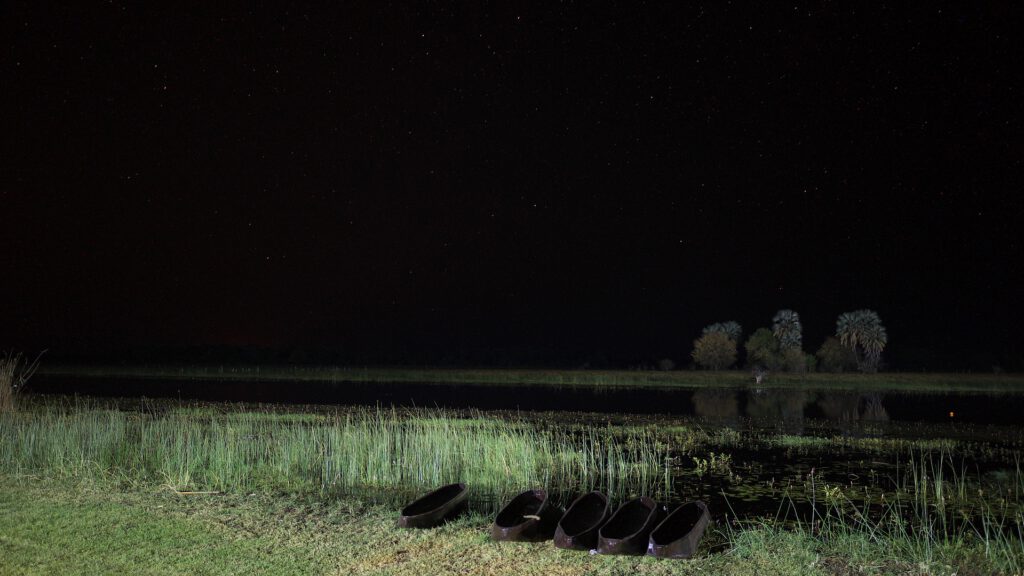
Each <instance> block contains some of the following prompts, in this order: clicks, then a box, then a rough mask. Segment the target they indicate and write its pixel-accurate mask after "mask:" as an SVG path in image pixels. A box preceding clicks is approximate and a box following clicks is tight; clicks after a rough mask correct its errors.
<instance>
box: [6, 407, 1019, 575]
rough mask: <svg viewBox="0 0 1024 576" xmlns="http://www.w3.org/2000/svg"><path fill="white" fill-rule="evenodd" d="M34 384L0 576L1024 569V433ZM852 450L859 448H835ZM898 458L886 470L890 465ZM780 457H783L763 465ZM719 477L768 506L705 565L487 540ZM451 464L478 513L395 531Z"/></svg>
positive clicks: (11, 484) (737, 519) (9, 426)
mask: <svg viewBox="0 0 1024 576" xmlns="http://www.w3.org/2000/svg"><path fill="white" fill-rule="evenodd" d="M30 400H32V401H31V402H24V403H23V404H22V406H21V407H20V409H19V410H17V411H14V412H10V413H5V414H0V480H2V481H3V482H4V486H5V490H4V491H0V558H2V559H3V560H2V561H0V572H2V571H4V570H8V571H9V572H10V573H19V574H21V573H33V572H35V573H64V572H68V571H71V573H74V571H75V570H79V571H80V572H79V573H124V572H138V571H142V572H148V573H183V572H187V573H204V572H205V573H216V574H220V573H253V572H264V573H275V574H276V573H291V572H295V573H384V574H391V573H398V574H402V573H409V574H413V573H434V572H436V571H437V570H436V567H437V566H442V567H444V568H445V569H446V570H449V571H451V572H454V573H476V574H490V573H495V574H498V573H509V572H510V571H513V570H517V571H520V572H522V571H525V572H526V573H537V574H551V573H555V574H557V573H566V574H591V573H598V574H600V573H607V574H624V573H632V572H635V573H640V574H646V573H650V574H661V573H680V572H678V571H680V570H681V571H682V573H687V572H697V571H700V570H704V571H709V570H710V571H711V572H712V573H727V574H728V573H736V574H748V573H759V572H760V573H780V574H806V573H823V574H827V573H838V574H847V573H904V574H905V573H949V574H952V573H958V574H971V573H977V574H996V573H1006V574H1013V573H1020V572H1021V571H1024V533H1022V530H1024V515H1022V508H1021V503H1022V501H1024V500H1022V499H1024V474H1022V470H1021V463H1020V459H1019V444H1018V443H1017V441H1015V440H1010V441H1009V443H1007V444H1006V445H1004V446H1002V447H990V448H985V447H984V446H981V445H979V444H977V443H972V442H966V441H950V440H942V439H941V438H925V439H922V440H910V439H907V440H901V441H888V440H887V441H884V442H882V441H879V440H877V439H867V438H865V439H849V438H844V437H834V438H815V439H808V440H803V439H802V438H803V437H800V436H787V435H780V434H771V433H767V432H764V431H745V430H744V431H737V430H733V429H729V428H723V429H718V430H704V429H694V428H691V427H689V426H687V425H685V424H683V423H676V424H674V425H673V424H672V422H671V421H669V420H663V421H660V422H658V423H656V424H655V423H647V424H639V423H629V422H624V423H618V424H612V423H609V422H600V421H597V422H595V421H592V420H587V419H585V418H580V419H578V420H574V419H571V418H566V417H565V415H557V417H552V418H548V417H544V416H542V415H531V416H530V417H529V418H519V417H517V416H515V415H514V414H508V413H504V414H502V415H495V414H489V413H481V412H461V413H448V412H442V411H437V410H425V409H409V410H377V409H366V408H346V409H336V410H334V411H329V410H321V411H318V412H315V413H303V412H289V411H286V410H284V409H282V408H281V407H276V408H273V409H268V410H266V411H260V410H258V409H252V408H251V407H250V408H244V409H243V408H240V407H236V406H235V405H230V404H219V405H212V404H191V405H185V404H180V403H176V402H171V401H164V402H160V403H138V404H136V405H135V409H130V408H129V407H128V406H127V405H125V404H116V403H106V402H102V403H101V402H83V401H73V402H59V401H54V400H53V399H45V398H44V399H40V398H37V399H30ZM983 449H984V451H985V454H987V457H989V458H998V459H999V468H998V469H993V468H990V469H989V471H988V472H984V473H983V472H981V471H976V470H975V463H977V462H978V461H977V460H971V459H970V458H971V454H972V453H980V452H982V450H983ZM844 451H852V452H854V453H857V454H864V455H859V456H852V458H853V461H850V460H849V459H846V460H840V459H838V458H839V457H838V456H837V455H838V454H840V453H842V452H844ZM890 458H891V459H893V460H895V467H893V466H890V465H889V464H885V463H884V462H879V461H878V460H879V459H882V460H889V459H890ZM773 460H775V461H777V460H784V461H785V462H786V464H784V465H780V466H778V467H777V468H776V469H774V470H776V471H773V472H771V473H770V474H765V473H764V470H763V469H762V468H763V467H764V466H773V464H772V463H771V462H772V461H773ZM833 461H835V463H836V469H835V470H830V469H829V468H830V467H831V466H832V462H833ZM709 479H710V481H713V482H714V483H713V484H711V485H712V486H715V487H716V488H715V489H716V490H719V491H721V492H720V493H721V494H722V495H724V491H726V490H729V491H730V494H733V495H735V497H736V498H737V499H739V498H742V497H744V495H746V496H750V497H754V498H757V499H760V500H764V499H766V498H768V499H771V500H772V503H773V505H772V507H771V512H770V513H768V514H765V513H749V512H743V508H741V507H740V505H741V502H739V501H734V500H732V498H733V497H732V496H730V498H726V499H724V500H723V499H719V500H718V501H716V502H715V503H714V512H715V517H716V519H717V520H718V525H717V527H716V529H715V530H716V531H715V532H714V533H713V534H711V535H710V536H709V537H708V539H707V540H706V542H705V545H704V548H703V549H702V552H701V554H700V557H699V558H698V559H697V560H696V561H695V562H690V563H683V564H680V563H675V562H658V561H655V560H653V559H609V558H596V557H595V558H591V557H589V556H587V555H585V554H573V553H569V552H562V551H558V550H555V549H554V548H552V547H551V546H550V545H549V544H544V545H523V546H522V547H517V546H516V545H513V546H500V545H497V544H494V543H492V542H490V541H489V539H488V536H487V527H488V524H489V518H490V517H491V515H492V514H493V512H494V511H495V509H496V508H497V506H499V505H500V504H501V503H502V501H503V500H504V499H505V498H507V497H508V496H510V495H511V494H513V493H516V492H518V491H520V490H522V489H524V488H527V487H533V486H543V487H546V488H548V489H549V490H552V491H553V492H556V493H560V494H561V496H563V497H568V496H571V495H575V494H578V493H580V492H583V491H586V490H590V489H592V488H597V489H601V490H603V491H606V492H608V493H610V495H611V496H612V498H613V500H615V501H617V502H618V501H622V500H624V499H625V498H627V497H631V496H634V495H638V494H649V495H652V496H656V497H658V498H659V499H662V500H663V501H664V500H667V499H673V498H678V497H679V496H680V494H671V493H670V492H672V491H674V490H676V489H677V488H679V487H682V488H681V492H682V496H683V497H685V498H687V499H690V498H694V497H695V494H702V496H701V497H702V498H707V496H715V494H714V493H708V492H707V491H704V492H701V490H705V489H706V487H707V486H708V485H709V484H707V483H708V482H709ZM456 480H459V481H464V482H466V483H467V484H469V485H470V486H471V489H472V494H473V497H472V511H473V513H474V515H472V516H470V517H468V518H465V519H463V520H460V521H458V522H457V523H455V524H453V525H451V526H447V527H444V528H441V529H438V530H431V531H426V532H403V531H398V530H396V529H394V527H393V523H394V520H395V515H396V510H397V509H398V507H399V504H401V503H403V502H405V501H407V500H409V499H410V498H411V497H412V496H413V495H414V494H418V493H420V492H422V491H424V490H425V489H427V488H430V487H433V486H436V485H438V484H442V483H447V482H451V481H456ZM702 487H704V488H702ZM755 492H756V493H755ZM734 503H735V505H736V509H739V510H740V512H736V510H735V509H734V508H733V504H734ZM524 547H527V548H528V549H529V550H530V552H529V553H524V551H523V550H524ZM104 550H109V552H108V553H104V552H103V551H104ZM83 558H86V559H87V560H88V561H82V559H83ZM80 566H81V567H80Z"/></svg>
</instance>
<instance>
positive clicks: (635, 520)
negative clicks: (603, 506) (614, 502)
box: [597, 496, 663, 554]
mask: <svg viewBox="0 0 1024 576" xmlns="http://www.w3.org/2000/svg"><path fill="white" fill-rule="evenodd" d="M662 512H663V509H662V507H661V506H658V503H657V502H655V501H654V500H653V499H651V498H648V497H647V496H641V497H640V498H636V499H633V500H630V501H629V502H626V503H624V504H623V505H622V506H619V508H618V510H616V511H615V514H612V517H611V518H609V519H608V522H607V523H606V524H605V525H604V526H602V527H601V529H600V530H598V533H597V553H598V554H643V553H644V552H646V551H647V545H648V538H649V537H650V535H651V531H653V530H654V528H655V526H657V525H658V522H659V521H660V520H661V518H662Z"/></svg>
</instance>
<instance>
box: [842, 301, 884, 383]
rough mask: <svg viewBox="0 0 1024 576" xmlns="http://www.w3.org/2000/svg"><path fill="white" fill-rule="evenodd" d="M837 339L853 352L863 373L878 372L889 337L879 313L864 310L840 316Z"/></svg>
mask: <svg viewBox="0 0 1024 576" xmlns="http://www.w3.org/2000/svg"><path fill="white" fill-rule="evenodd" d="M836 337H838V338H839V341H840V342H841V343H842V344H843V346H846V347H847V348H849V349H850V350H851V351H853V353H854V355H855V356H856V358H857V367H858V368H860V371H861V372H877V371H878V364H879V362H880V361H881V359H882V350H884V349H885V345H886V344H887V343H888V341H889V336H888V334H886V331H885V327H884V326H882V319H881V318H879V316H878V313H877V312H875V311H874V310H867V309H864V310H856V311H854V312H844V313H843V314H840V315H839V318H838V319H837V320H836Z"/></svg>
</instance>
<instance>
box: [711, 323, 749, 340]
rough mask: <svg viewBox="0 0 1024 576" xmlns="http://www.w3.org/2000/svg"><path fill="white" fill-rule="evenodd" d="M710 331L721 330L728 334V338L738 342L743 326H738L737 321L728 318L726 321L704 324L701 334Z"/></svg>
mask: <svg viewBox="0 0 1024 576" xmlns="http://www.w3.org/2000/svg"><path fill="white" fill-rule="evenodd" d="M710 332H722V333H723V334H725V335H726V336H728V337H729V339H730V340H732V341H734V342H739V341H740V335H741V334H743V327H742V326H740V325H739V323H738V322H733V321H732V320H730V321H728V322H718V323H715V324H711V325H710V326H706V327H705V328H704V331H703V332H702V333H701V334H702V335H703V334H708V333H710Z"/></svg>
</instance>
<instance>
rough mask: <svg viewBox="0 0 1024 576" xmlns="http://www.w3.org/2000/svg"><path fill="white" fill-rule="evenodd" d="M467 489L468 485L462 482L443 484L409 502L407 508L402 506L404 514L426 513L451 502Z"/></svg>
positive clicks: (416, 514)
mask: <svg viewBox="0 0 1024 576" xmlns="http://www.w3.org/2000/svg"><path fill="white" fill-rule="evenodd" d="M465 490H466V487H465V486H464V485H462V484H449V485H447V486H442V487H440V488H438V489H437V490H434V491H433V492H431V493H429V494H427V495H425V496H423V497H422V498H420V499H418V500H416V501H415V502H413V503H411V504H409V505H408V506H406V507H405V508H402V516H418V515H420V514H426V513H427V512H431V511H433V510H436V509H438V508H440V507H441V506H444V505H445V504H446V503H448V502H450V501H451V500H452V499H453V498H455V497H456V496H458V495H459V494H461V493H462V492H464V491H465Z"/></svg>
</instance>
